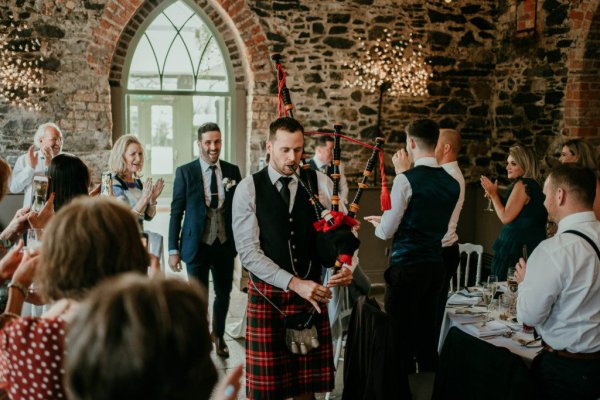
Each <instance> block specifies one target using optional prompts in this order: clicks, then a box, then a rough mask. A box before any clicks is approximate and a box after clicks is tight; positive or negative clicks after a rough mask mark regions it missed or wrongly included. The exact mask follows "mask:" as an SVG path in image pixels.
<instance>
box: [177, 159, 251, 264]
mask: <svg viewBox="0 0 600 400" xmlns="http://www.w3.org/2000/svg"><path fill="white" fill-rule="evenodd" d="M219 162H220V164H221V172H222V174H223V178H229V179H230V180H235V182H236V185H235V186H233V187H231V188H230V189H229V190H225V202H224V203H223V207H224V208H225V225H226V230H227V244H228V245H229V248H230V250H231V254H232V257H235V255H236V254H237V253H236V251H235V241H234V240H233V230H232V229H231V203H232V201H233V194H234V192H235V189H236V188H237V184H238V183H240V181H241V180H242V176H241V174H240V169H239V168H238V166H237V165H234V164H231V163H228V162H226V161H223V160H220V161H219ZM219 184H222V183H219ZM182 220H183V227H182V225H181V222H182ZM205 220H206V202H205V197H204V184H203V182H202V168H201V167H200V161H198V159H196V160H194V161H192V162H190V163H188V164H185V165H182V166H181V167H178V168H177V170H176V171H175V183H174V184H173V200H172V201H171V219H170V220H169V250H179V254H180V256H181V259H182V260H183V261H184V262H185V263H186V264H195V263H198V262H199V259H200V257H201V254H199V247H200V243H201V242H202V236H203V235H204V226H205Z"/></svg>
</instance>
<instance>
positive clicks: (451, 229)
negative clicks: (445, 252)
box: [440, 161, 465, 247]
mask: <svg viewBox="0 0 600 400" xmlns="http://www.w3.org/2000/svg"><path fill="white" fill-rule="evenodd" d="M440 167H442V168H444V170H445V171H446V172H447V173H448V174H449V175H450V176H451V177H453V178H454V179H456V181H457V182H458V184H459V186H460V194H459V195H458V201H457V202H456V206H455V207H454V211H452V216H451V217H450V222H448V232H446V234H445V235H444V237H443V238H442V247H450V246H452V245H453V244H454V243H456V242H458V235H457V234H456V226H457V225H458V218H459V217H460V212H461V210H462V208H463V203H464V202H465V177H464V176H463V174H462V172H461V171H460V168H459V167H458V162H456V161H451V162H448V163H446V164H442V165H440Z"/></svg>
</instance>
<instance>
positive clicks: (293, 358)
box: [246, 277, 334, 400]
mask: <svg viewBox="0 0 600 400" xmlns="http://www.w3.org/2000/svg"><path fill="white" fill-rule="evenodd" d="M252 278H253V279H252V281H253V282H254V284H255V285H256V288H258V290H260V291H261V292H262V293H263V294H264V295H265V296H267V297H268V298H269V300H271V301H272V302H273V303H274V304H276V305H277V307H279V309H280V310H281V311H282V312H284V313H285V314H287V315H291V314H295V313H298V312H301V311H309V310H310V309H311V308H312V305H311V304H310V303H309V302H307V301H306V300H304V299H302V298H301V297H300V296H298V295H297V294H296V293H294V292H292V291H288V292H284V291H283V290H281V289H278V288H276V287H274V286H271V285H269V284H266V283H264V282H263V281H261V280H259V279H257V278H256V277H252ZM314 318H315V326H316V327H317V331H318V333H319V342H320V346H319V347H318V348H317V349H314V350H312V351H310V352H309V353H308V354H306V355H304V356H303V355H296V354H292V353H291V352H290V351H289V349H288V348H287V346H286V344H285V328H284V325H283V316H282V315H281V313H279V311H277V310H276V309H275V308H274V307H273V306H272V305H271V304H269V303H268V302H267V301H266V300H265V299H264V297H262V296H261V294H260V293H258V292H257V290H256V289H255V288H254V286H253V285H252V283H250V284H249V285H248V325H247V328H246V396H247V398H248V399H253V400H262V399H273V400H274V399H277V400H280V399H286V398H288V397H293V396H298V395H301V394H303V393H319V392H329V391H331V390H333V385H334V369H333V344H332V340H331V329H330V327H329V317H328V315H327V306H322V307H321V314H315V317H314Z"/></svg>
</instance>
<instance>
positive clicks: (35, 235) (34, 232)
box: [27, 229, 44, 252]
mask: <svg viewBox="0 0 600 400" xmlns="http://www.w3.org/2000/svg"><path fill="white" fill-rule="evenodd" d="M43 233H44V230H43V229H27V250H29V251H30V252H33V251H36V250H37V249H39V247H40V246H41V245H42V235H43Z"/></svg>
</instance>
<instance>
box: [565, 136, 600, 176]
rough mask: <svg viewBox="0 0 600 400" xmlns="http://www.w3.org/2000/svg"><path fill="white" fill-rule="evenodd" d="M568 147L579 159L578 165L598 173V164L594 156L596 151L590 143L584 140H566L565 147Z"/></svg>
mask: <svg viewBox="0 0 600 400" xmlns="http://www.w3.org/2000/svg"><path fill="white" fill-rule="evenodd" d="M565 146H566V147H567V148H568V149H569V151H570V152H571V153H573V155H574V156H575V157H577V164H579V165H581V166H582V167H585V168H589V169H591V170H592V171H596V168H597V162H596V157H595V155H594V150H593V149H592V146H590V144H589V143H588V142H586V141H585V140H584V139H583V138H574V139H569V140H566V141H565V142H564V143H563V147H565Z"/></svg>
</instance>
